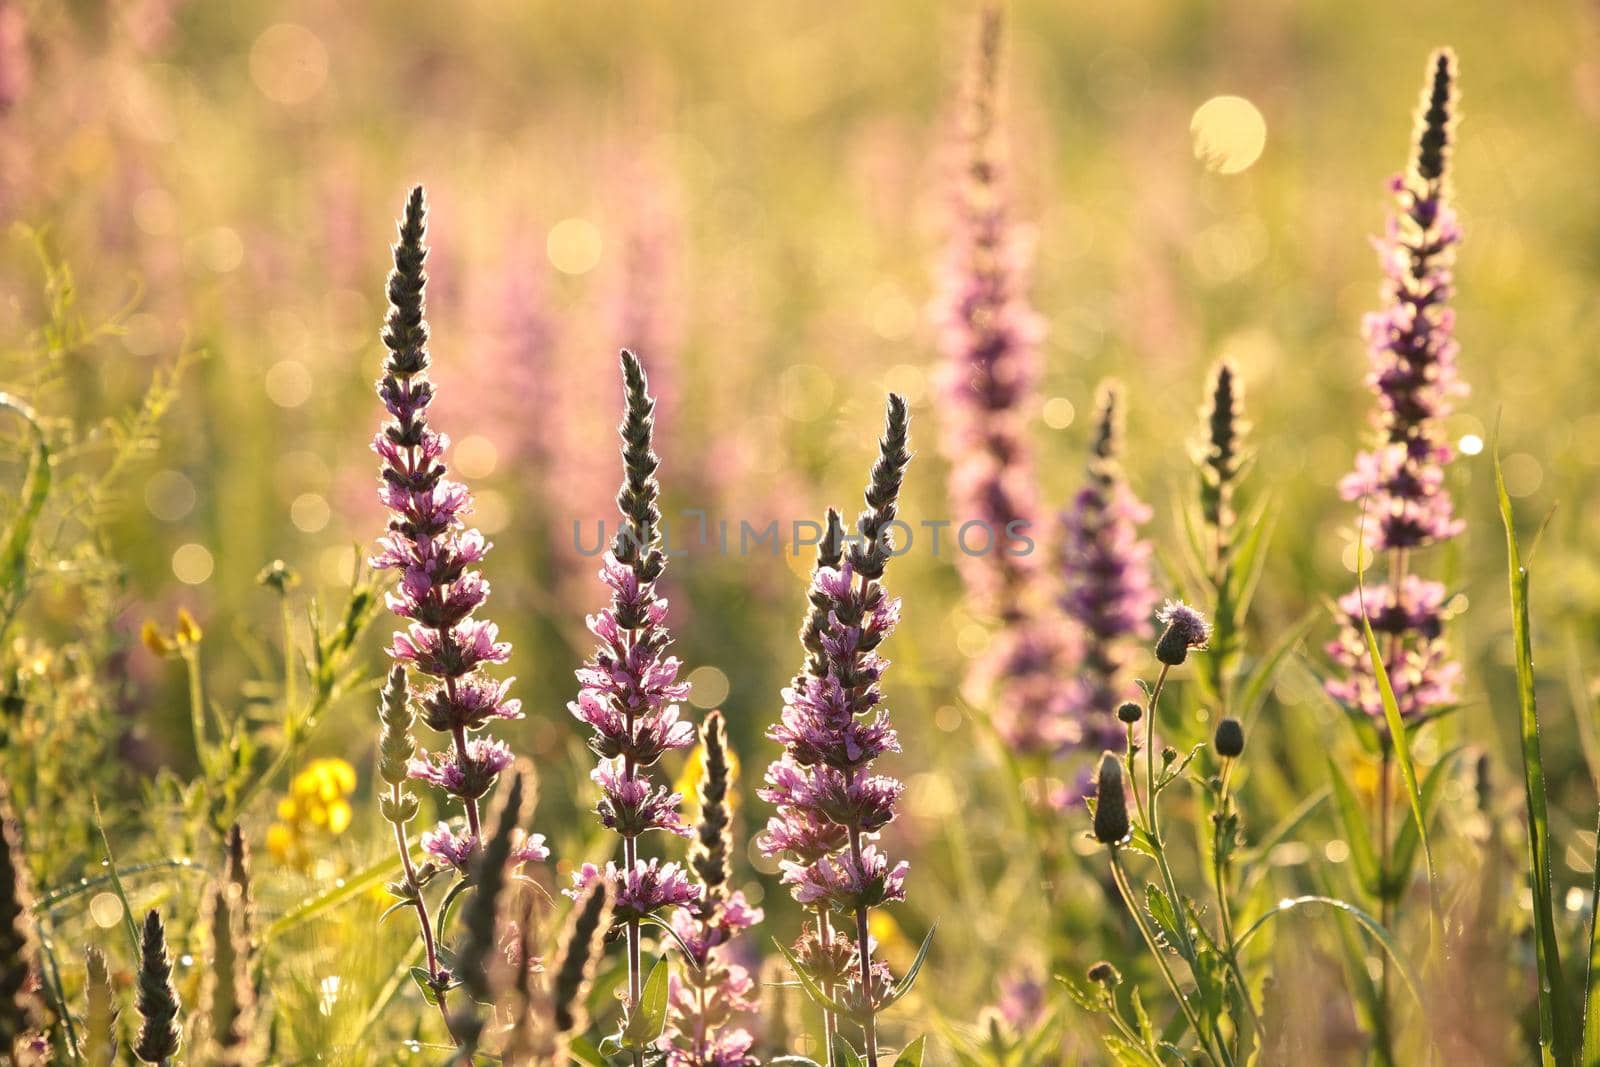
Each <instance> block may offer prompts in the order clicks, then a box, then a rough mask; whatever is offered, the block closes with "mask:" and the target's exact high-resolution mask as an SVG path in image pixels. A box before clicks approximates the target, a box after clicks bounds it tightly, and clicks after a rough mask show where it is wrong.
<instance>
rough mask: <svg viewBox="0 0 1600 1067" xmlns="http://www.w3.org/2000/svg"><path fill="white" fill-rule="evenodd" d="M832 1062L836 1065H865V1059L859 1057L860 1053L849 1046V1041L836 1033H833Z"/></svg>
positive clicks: (841, 1066)
mask: <svg viewBox="0 0 1600 1067" xmlns="http://www.w3.org/2000/svg"><path fill="white" fill-rule="evenodd" d="M833 1062H834V1063H835V1064H837V1065H838V1067H866V1061H865V1060H863V1059H862V1058H861V1054H860V1053H858V1052H857V1051H856V1050H855V1049H853V1048H851V1047H850V1042H848V1041H846V1040H845V1039H844V1038H843V1037H840V1036H839V1035H838V1034H834V1035H833Z"/></svg>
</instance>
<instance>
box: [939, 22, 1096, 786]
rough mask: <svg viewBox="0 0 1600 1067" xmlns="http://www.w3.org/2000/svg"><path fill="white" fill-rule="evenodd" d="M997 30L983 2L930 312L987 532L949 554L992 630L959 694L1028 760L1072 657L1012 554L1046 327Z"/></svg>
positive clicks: (966, 491)
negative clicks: (952, 202) (1003, 93)
mask: <svg viewBox="0 0 1600 1067" xmlns="http://www.w3.org/2000/svg"><path fill="white" fill-rule="evenodd" d="M1002 23H1003V9H1002V7H1001V5H1000V4H998V3H990V4H987V5H986V6H985V7H984V9H983V12H982V14H981V16H980V22H979V30H978V35H977V36H978V42H977V49H976V56H975V62H974V63H973V74H972V78H971V86H970V89H969V113H968V115H967V121H966V130H965V134H966V138H967V164H966V168H965V171H964V173H963V180H962V182H961V184H960V187H959V190H958V196H957V206H956V220H955V226H954V230H953V234H952V238H951V242H950V247H949V251H948V254H947V258H946V263H945V266H944V268H943V271H942V278H941V287H940V288H941V292H940V296H939V299H938V301H937V303H936V307H937V313H938V321H939V325H940V332H939V342H940V350H941V352H942V353H943V355H944V359H945V365H944V369H943V375H942V377H943V388H942V390H941V392H940V397H941V399H942V404H941V410H942V414H943V415H944V424H945V427H946V429H945V433H944V435H943V445H944V452H945V454H946V456H947V457H948V459H949V461H950V499H951V502H952V504H953V505H954V507H955V510H956V513H957V514H958V515H959V516H960V517H961V521H962V522H981V523H982V524H983V528H984V529H985V530H986V531H987V535H988V543H989V550H988V551H985V552H981V553H975V554H968V553H960V554H958V556H957V563H958V565H959V566H960V568H961V574H962V578H963V579H964V581H965V583H966V587H967V592H968V595H969V596H970V597H971V599H972V603H973V605H974V607H975V608H976V610H977V611H979V612H980V613H983V614H986V615H989V616H992V617H993V618H994V619H995V620H996V621H997V622H998V629H997V630H996V632H995V633H994V635H993V638H992V640H991V641H990V643H989V646H988V648H987V649H986V650H985V653H984V654H983V656H981V657H980V658H978V659H977V660H975V661H974V662H973V664H972V667H971V671H970V673H969V676H968V688H969V689H970V690H971V692H972V693H973V694H974V699H975V700H977V701H979V702H981V703H983V704H986V705H987V706H989V707H991V708H993V714H994V719H995V725H996V727H997V728H998V729H999V731H1000V733H1001V735H1002V736H1003V737H1004V738H1005V739H1006V741H1007V743H1008V744H1009V745H1010V746H1011V747H1012V748H1013V749H1014V750H1016V751H1017V752H1019V753H1024V754H1028V753H1046V752H1048V751H1049V750H1050V749H1052V748H1053V747H1055V746H1054V744H1053V741H1052V738H1053V735H1054V734H1055V733H1057V732H1058V724H1057V722H1056V720H1058V719H1059V717H1060V704H1061V700H1062V684H1061V679H1062V678H1063V677H1064V676H1065V675H1066V673H1067V670H1066V663H1065V661H1066V659H1067V657H1068V655H1069V654H1070V651H1071V649H1070V646H1069V643H1068V642H1067V640H1066V635H1065V633H1064V632H1063V631H1062V628H1061V627H1060V625H1059V623H1058V621H1057V620H1056V619H1054V618H1051V617H1047V616H1046V613H1045V612H1044V611H1042V610H1041V606H1040V605H1038V604H1036V603H1034V602H1033V600H1032V598H1031V597H1030V594H1029V590H1030V589H1031V588H1034V587H1035V586H1036V583H1034V582H1033V578H1034V576H1035V574H1036V571H1037V569H1038V564H1037V560H1038V558H1039V557H1038V556H1036V555H1035V554H1033V552H1031V551H1019V550H1018V549H1017V547H1016V546H1017V544H1018V539H1019V538H1025V537H1028V532H1029V531H1030V530H1032V529H1034V528H1036V527H1037V526H1038V519H1039V502H1038V499H1037V490H1036V488H1035V476H1034V469H1033V458H1032V454H1031V450H1030V448H1029V445H1028V439H1027V432H1026V431H1027V427H1026V419H1027V416H1028V412H1029V411H1030V410H1031V409H1032V404H1033V394H1034V385H1035V383H1036V381H1037V379H1038V376H1039V357H1038V348H1039V342H1040V340H1041V338H1042V337H1043V333H1044V329H1043V320H1042V319H1041V318H1040V317H1039V316H1038V315H1036V314H1035V313H1034V312H1033V310H1032V309H1031V308H1030V307H1029V306H1028V304H1027V301H1026V298H1025V296H1024V290H1025V288H1026V286H1027V282H1028V274H1029V267H1030V262H1029V260H1030V258H1031V249H1030V242H1029V241H1028V240H1027V239H1026V235H1025V234H1024V233H1022V232H1019V231H1018V230H1017V228H1016V227H1014V226H1013V224H1012V222H1011V218H1010V214H1011V212H1010V208H1011V204H1010V197H1009V193H1008V190H1007V188H1006V181H1005V174H1004V169H1005V168H1004V160H1003V158H1002V156H1003V150H1002V147H1001V144H1000V140H1001V138H1000V136H999V134H998V132H997V130H996V126H997V112H998V109H999V104H998V97H999V80H1000V58H1001V57H1000V52H1001V32H1002V28H1003V26H1002ZM1030 540H1031V539H1030Z"/></svg>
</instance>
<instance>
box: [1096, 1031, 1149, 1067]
mask: <svg viewBox="0 0 1600 1067" xmlns="http://www.w3.org/2000/svg"><path fill="white" fill-rule="evenodd" d="M1100 1038H1101V1040H1102V1041H1104V1042H1105V1045H1106V1048H1107V1050H1109V1051H1110V1053H1111V1059H1112V1061H1113V1062H1114V1063H1116V1065H1117V1067H1160V1063H1161V1061H1160V1060H1157V1059H1156V1058H1155V1057H1154V1056H1152V1055H1150V1053H1148V1052H1146V1051H1145V1050H1144V1049H1142V1048H1140V1047H1139V1046H1138V1045H1135V1044H1134V1043H1133V1042H1132V1041H1129V1040H1128V1039H1127V1038H1125V1037H1123V1036H1122V1035H1121V1034H1101V1035H1100Z"/></svg>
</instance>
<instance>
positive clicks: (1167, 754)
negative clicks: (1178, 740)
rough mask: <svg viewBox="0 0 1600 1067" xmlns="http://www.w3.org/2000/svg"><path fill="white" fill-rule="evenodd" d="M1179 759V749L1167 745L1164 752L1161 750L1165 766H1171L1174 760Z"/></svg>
mask: <svg viewBox="0 0 1600 1067" xmlns="http://www.w3.org/2000/svg"><path fill="white" fill-rule="evenodd" d="M1177 758H1178V750H1177V749H1175V748H1173V747H1172V746H1171V745H1167V746H1165V747H1164V748H1162V750H1161V762H1162V763H1163V764H1165V765H1168V766H1170V765H1171V764H1172V762H1173V761H1174V760H1176V759H1177Z"/></svg>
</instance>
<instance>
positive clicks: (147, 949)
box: [133, 908, 183, 1064]
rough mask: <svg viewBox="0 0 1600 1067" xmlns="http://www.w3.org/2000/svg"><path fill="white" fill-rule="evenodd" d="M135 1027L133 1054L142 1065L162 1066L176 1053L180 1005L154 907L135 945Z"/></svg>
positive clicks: (180, 1036)
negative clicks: (136, 1009) (137, 1019)
mask: <svg viewBox="0 0 1600 1067" xmlns="http://www.w3.org/2000/svg"><path fill="white" fill-rule="evenodd" d="M137 1003H138V1007H139V1017H140V1018H141V1019H143V1020H144V1022H143V1023H142V1024H141V1025H140V1027H139V1036H138V1039H137V1040H136V1041H135V1042H134V1046H133V1054H134V1055H135V1056H138V1057H139V1058H140V1059H141V1060H143V1061H144V1062H146V1063H157V1064H159V1063H164V1062H166V1061H167V1060H169V1059H171V1058H172V1057H173V1056H174V1055H176V1054H177V1052H178V1046H179V1045H180V1044H182V1042H183V1028H182V1026H181V1025H180V1024H179V1023H178V1014H179V1012H180V1011H182V1006H181V1005H180V1004H179V1002H178V991H177V989H175V988H173V985H172V958H171V957H170V956H168V955H167V928H166V926H164V925H163V924H162V922H161V913H160V912H159V911H156V910H155V909H154V908H152V909H150V912H149V914H147V915H146V916H145V917H144V933H143V936H142V937H141V939H140V945H139V994H138V1001H137Z"/></svg>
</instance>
